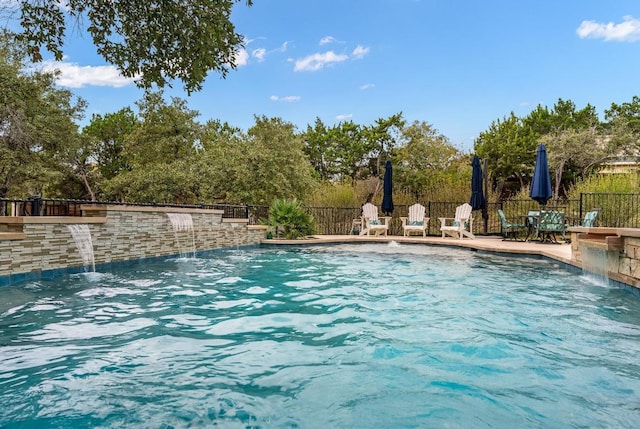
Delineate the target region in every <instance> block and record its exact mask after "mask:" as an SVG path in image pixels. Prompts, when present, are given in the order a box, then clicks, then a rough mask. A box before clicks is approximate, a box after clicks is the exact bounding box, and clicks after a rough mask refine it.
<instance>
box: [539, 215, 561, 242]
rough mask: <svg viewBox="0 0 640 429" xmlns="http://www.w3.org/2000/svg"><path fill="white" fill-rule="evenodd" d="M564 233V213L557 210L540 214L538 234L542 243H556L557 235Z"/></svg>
mask: <svg viewBox="0 0 640 429" xmlns="http://www.w3.org/2000/svg"><path fill="white" fill-rule="evenodd" d="M565 231H566V225H565V224H564V212H561V211H557V210H551V211H547V210H542V211H541V212H540V219H539V220H538V234H539V236H540V237H541V239H542V242H543V243H558V239H557V238H556V234H557V233H561V234H562V239H563V240H565V238H564V233H565Z"/></svg>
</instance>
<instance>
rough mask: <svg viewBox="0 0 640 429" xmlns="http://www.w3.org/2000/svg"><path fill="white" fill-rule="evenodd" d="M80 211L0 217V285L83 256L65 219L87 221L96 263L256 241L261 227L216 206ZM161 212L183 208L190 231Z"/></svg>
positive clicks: (50, 271) (62, 267)
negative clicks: (228, 215) (226, 214)
mask: <svg viewBox="0 0 640 429" xmlns="http://www.w3.org/2000/svg"><path fill="white" fill-rule="evenodd" d="M82 209H83V217H75V218H74V217H4V218H3V217H0V285H7V284H14V283H18V282H21V281H24V280H25V278H38V277H47V276H55V275H58V274H62V273H64V272H66V271H67V270H68V269H70V268H74V267H75V268H78V267H79V268H82V267H83V261H82V257H81V256H80V252H79V251H78V249H77V247H76V244H75V241H74V239H73V237H72V236H71V233H70V232H69V230H68V229H67V225H69V224H88V226H89V230H90V232H91V239H92V243H93V252H94V258H95V263H96V265H98V264H105V263H113V262H122V261H131V260H136V259H144V258H152V257H160V256H170V255H177V254H180V253H183V252H189V251H191V250H192V249H193V243H195V249H196V251H206V250H213V249H219V248H225V247H237V246H247V245H256V244H259V243H260V240H261V239H262V238H263V237H264V234H265V229H266V228H265V227H263V226H251V225H248V220H247V219H222V213H223V212H222V210H204V209H180V208H166V207H135V206H117V205H114V206H91V205H87V206H83V208H82ZM167 213H189V214H191V217H192V220H193V234H192V232H191V231H177V232H176V231H175V230H174V227H173V225H172V223H171V221H170V219H169V217H168V215H167Z"/></svg>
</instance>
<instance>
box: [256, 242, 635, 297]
mask: <svg viewBox="0 0 640 429" xmlns="http://www.w3.org/2000/svg"><path fill="white" fill-rule="evenodd" d="M390 242H396V243H399V244H402V243H405V244H422V245H432V246H448V247H457V248H466V249H470V250H475V251H483V252H490V253H497V254H502V255H505V256H535V257H542V258H547V259H551V260H553V261H556V262H559V263H560V264H562V265H563V266H564V268H567V269H569V270H570V271H573V272H577V273H581V272H583V267H582V263H581V262H580V261H577V260H575V259H572V258H571V252H572V250H571V244H569V243H540V242H535V241H515V240H505V239H503V238H502V237H501V236H495V235H493V236H476V238H475V239H469V238H463V239H456V238H451V237H449V238H442V237H434V236H428V237H422V236H409V237H404V236H397V235H388V236H384V235H378V236H373V235H370V236H367V235H364V236H363V235H313V236H309V237H306V238H304V239H298V240H285V239H263V240H261V241H260V244H261V245H270V246H271V245H273V246H282V245H289V246H292V245H295V246H305V245H307V246H308V245H321V244H340V243H343V244H344V243H390ZM607 280H608V281H609V283H610V284H611V285H613V286H616V287H618V288H620V289H624V290H625V291H627V292H629V293H631V294H632V295H634V296H635V297H636V298H640V288H638V287H636V286H635V285H633V284H629V283H626V282H624V281H622V280H621V279H619V278H617V277H615V276H609V278H608V279H607Z"/></svg>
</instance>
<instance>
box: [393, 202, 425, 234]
mask: <svg viewBox="0 0 640 429" xmlns="http://www.w3.org/2000/svg"><path fill="white" fill-rule="evenodd" d="M425 212H426V209H425V208H424V206H423V205H422V204H417V203H416V204H414V205H412V206H411V207H409V216H407V217H404V216H402V217H400V221H401V222H402V230H403V232H404V236H405V237H408V236H409V235H411V233H412V232H418V233H420V232H421V233H422V236H423V237H426V236H427V228H428V226H429V218H428V217H425Z"/></svg>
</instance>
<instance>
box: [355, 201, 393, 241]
mask: <svg viewBox="0 0 640 429" xmlns="http://www.w3.org/2000/svg"><path fill="white" fill-rule="evenodd" d="M390 220H391V217H389V216H383V217H381V218H379V217H378V207H376V206H374V205H373V204H371V203H366V204H365V205H363V206H362V230H361V231H360V235H364V234H367V235H371V233H373V234H374V235H380V234H384V235H387V232H388V231H389V221H390Z"/></svg>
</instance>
